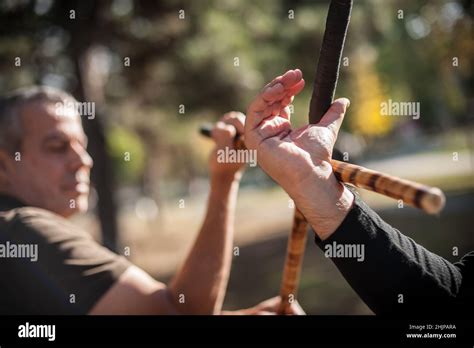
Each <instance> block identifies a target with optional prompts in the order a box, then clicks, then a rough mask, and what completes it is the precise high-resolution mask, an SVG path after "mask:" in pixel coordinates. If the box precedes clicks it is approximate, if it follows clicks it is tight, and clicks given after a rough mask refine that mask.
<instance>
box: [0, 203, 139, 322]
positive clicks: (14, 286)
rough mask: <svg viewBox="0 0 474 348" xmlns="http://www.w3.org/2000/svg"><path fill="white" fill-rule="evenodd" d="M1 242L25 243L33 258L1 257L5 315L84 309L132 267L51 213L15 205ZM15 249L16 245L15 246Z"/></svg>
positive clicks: (73, 311)
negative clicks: (12, 215)
mask: <svg viewBox="0 0 474 348" xmlns="http://www.w3.org/2000/svg"><path fill="white" fill-rule="evenodd" d="M1 238H2V239H3V240H2V243H6V242H8V243H9V246H10V249H11V248H12V245H16V246H20V245H29V246H30V249H27V248H26V247H24V248H25V249H24V251H25V250H30V253H31V255H29V256H31V257H29V258H25V257H21V258H20V257H16V258H14V257H9V258H5V259H0V262H1V263H4V264H3V267H1V268H2V269H4V270H5V272H7V273H8V275H7V277H6V279H7V280H6V281H5V282H4V283H5V284H2V287H3V289H2V293H3V294H4V295H5V296H4V299H5V301H4V303H3V304H1V305H0V312H4V313H5V312H10V313H5V314H87V313H88V312H89V310H90V309H91V308H92V307H93V306H94V304H95V303H96V302H97V301H98V300H99V299H100V297H101V296H102V295H104V294H105V293H106V292H107V290H109V289H110V287H111V286H112V285H113V284H114V283H115V282H116V281H117V279H118V278H119V277H120V275H121V274H122V273H123V272H124V271H125V270H126V269H127V268H128V267H129V266H130V263H129V262H128V260H126V259H125V258H124V257H122V256H119V255H117V254H115V253H113V252H111V251H110V250H108V249H106V248H105V247H102V246H101V245H99V244H98V243H97V242H95V241H94V240H93V239H92V238H91V237H90V235H88V234H87V233H86V232H84V231H82V230H80V229H79V228H77V227H75V226H74V225H73V224H71V223H70V222H69V221H68V220H66V219H63V218H61V217H59V216H57V215H55V214H52V213H49V212H46V211H43V210H41V209H34V208H21V209H17V212H16V214H15V217H14V218H13V219H12V220H11V221H10V224H9V228H8V229H7V233H2V235H1ZM35 248H37V250H36V255H34V254H35V253H34V250H35ZM17 249H18V248H17Z"/></svg>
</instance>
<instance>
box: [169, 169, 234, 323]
mask: <svg viewBox="0 0 474 348" xmlns="http://www.w3.org/2000/svg"><path fill="white" fill-rule="evenodd" d="M239 176H240V174H237V175H233V176H215V175H214V176H212V177H211V192H210V194H209V200H208V206H207V213H206V217H205V219H204V223H203V225H202V227H201V230H200V232H199V235H198V237H197V239H196V241H195V242H194V245H193V247H192V249H191V251H190V253H189V255H188V257H187V259H186V261H185V263H184V265H183V266H182V267H181V269H180V271H179V272H178V273H177V275H176V276H175V278H174V279H173V281H172V282H171V284H170V286H169V291H170V293H171V296H172V297H173V302H174V303H175V304H176V307H177V308H178V310H179V311H180V312H181V313H185V314H214V313H219V312H220V311H221V307H222V303H223V300H224V295H225V290H226V287H227V282H228V279H229V272H230V267H231V261H232V244H233V237H234V216H235V205H236V200H237V191H238V186H239Z"/></svg>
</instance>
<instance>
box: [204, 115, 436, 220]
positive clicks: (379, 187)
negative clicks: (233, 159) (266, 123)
mask: <svg viewBox="0 0 474 348" xmlns="http://www.w3.org/2000/svg"><path fill="white" fill-rule="evenodd" d="M211 129H212V125H208V124H206V125H203V126H202V127H201V129H200V132H201V134H202V135H204V136H206V137H210V136H211ZM235 146H236V148H237V149H246V147H245V144H244V142H243V140H242V139H241V138H240V137H238V138H236V140H235ZM331 166H332V169H333V171H334V175H335V176H336V178H337V179H338V180H339V181H341V182H344V183H348V184H352V185H354V186H357V187H360V188H363V189H366V190H369V191H373V192H377V193H380V194H382V195H384V196H388V197H391V198H394V199H397V200H402V201H403V202H404V203H405V204H408V205H411V206H413V207H416V208H420V209H422V210H423V211H425V212H426V213H428V214H437V213H439V212H440V211H441V209H443V207H444V203H445V197H444V194H443V192H442V191H441V190H440V189H439V188H437V187H431V186H426V185H423V184H420V183H417V182H414V181H410V180H405V179H402V178H399V177H396V176H393V175H389V174H385V173H382V172H379V171H376V170H371V169H367V168H365V167H362V166H358V165H356V164H352V163H347V162H341V161H337V160H334V159H331ZM297 214H299V215H301V213H297ZM297 214H295V215H297ZM298 219H299V218H298ZM296 225H298V226H300V224H299V223H297V224H296Z"/></svg>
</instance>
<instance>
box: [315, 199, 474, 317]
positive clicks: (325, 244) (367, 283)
mask: <svg viewBox="0 0 474 348" xmlns="http://www.w3.org/2000/svg"><path fill="white" fill-rule="evenodd" d="M355 196H356V198H355V202H354V205H353V207H352V209H351V211H350V212H349V213H348V215H347V217H346V218H345V220H344V221H343V222H342V224H341V225H340V226H339V228H338V229H337V230H336V231H335V232H334V233H333V234H332V235H331V236H330V237H329V238H328V239H326V240H325V241H321V240H320V239H319V238H317V237H316V244H318V245H319V246H320V247H321V249H322V250H323V251H324V252H325V255H326V256H328V257H330V258H331V259H332V261H333V262H334V263H335V265H336V266H337V268H338V269H339V271H340V272H341V273H342V275H343V276H344V278H345V279H346V280H347V282H348V283H349V284H350V285H351V287H352V288H353V289H354V290H355V291H356V293H357V294H358V295H359V296H360V298H361V299H362V300H363V301H364V302H365V303H366V304H367V305H368V306H369V307H370V309H372V311H373V312H374V313H375V314H377V315H432V314H433V315H444V314H456V315H459V314H460V315H462V314H465V313H468V312H469V313H472V309H473V307H474V306H473V304H474V284H473V283H474V252H470V253H468V254H467V255H465V256H464V257H463V258H462V259H461V261H460V262H457V263H454V264H452V263H450V262H449V261H447V260H445V259H444V258H442V257H440V256H438V255H436V254H434V253H432V252H430V251H428V250H426V249H425V248H423V247H422V246H421V245H418V244H417V243H416V242H415V241H413V240H412V239H411V238H408V237H407V236H404V235H403V234H402V233H400V232H399V231H398V230H396V229H394V228H393V227H391V226H390V225H388V224H387V223H385V222H384V221H383V220H382V219H381V218H380V217H379V216H378V215H377V214H376V213H375V212H374V211H373V210H372V209H370V208H369V207H368V206H367V205H366V204H365V203H364V202H363V201H362V200H360V198H359V197H358V195H355ZM357 248H358V249H357ZM337 250H339V251H341V250H345V251H346V252H345V253H344V252H341V254H339V255H338V254H337V253H336V251H337ZM355 250H358V251H359V252H361V251H363V253H359V255H358V256H357V255H355V254H354V252H355ZM347 252H349V254H348V253H347ZM340 256H342V257H340Z"/></svg>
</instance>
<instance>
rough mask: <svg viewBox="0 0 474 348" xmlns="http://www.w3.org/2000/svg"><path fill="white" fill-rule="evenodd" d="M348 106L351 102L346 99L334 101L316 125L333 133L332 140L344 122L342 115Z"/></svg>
mask: <svg viewBox="0 0 474 348" xmlns="http://www.w3.org/2000/svg"><path fill="white" fill-rule="evenodd" d="M350 104H351V102H350V101H349V99H347V98H339V99H336V100H335V101H334V102H333V103H332V104H331V106H330V107H329V110H328V111H327V112H326V113H325V114H324V116H323V117H322V118H321V121H319V123H318V125H319V126H323V127H326V128H329V129H330V130H331V131H332V132H333V134H334V138H337V134H338V133H339V129H340V128H341V125H342V121H343V120H344V114H345V113H346V110H347V108H348V107H349V105H350Z"/></svg>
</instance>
